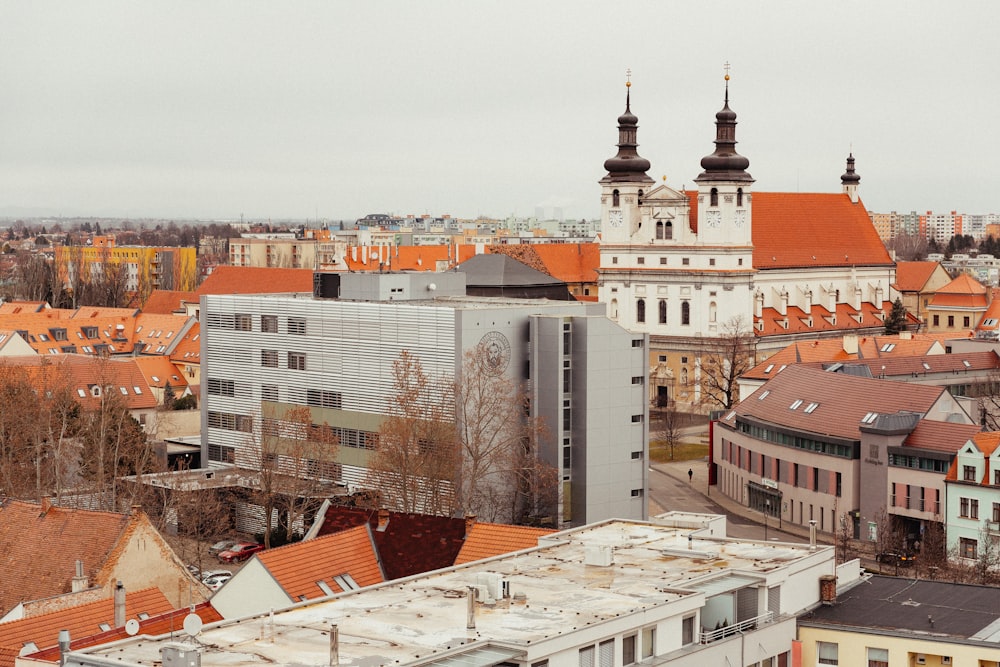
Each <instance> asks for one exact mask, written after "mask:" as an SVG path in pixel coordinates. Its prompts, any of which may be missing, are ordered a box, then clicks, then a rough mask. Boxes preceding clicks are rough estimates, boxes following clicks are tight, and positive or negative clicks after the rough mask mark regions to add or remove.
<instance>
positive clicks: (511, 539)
mask: <svg viewBox="0 0 1000 667" xmlns="http://www.w3.org/2000/svg"><path fill="white" fill-rule="evenodd" d="M554 532H556V531H554V530H547V529H545V528H530V527H528V526H508V525H504V524H499V523H478V522H477V523H476V524H475V525H473V526H472V528H471V530H469V531H468V534H467V535H466V536H465V544H463V545H462V550H461V551H459V552H458V556H457V557H456V558H455V565H462V564H463V563H469V562H472V561H474V560H482V559H483V558H490V557H492V556H500V555H502V554H507V553H511V552H513V551H520V550H522V549H530V548H532V547H537V546H538V538H540V537H544V536H545V535H550V534H552V533H554Z"/></svg>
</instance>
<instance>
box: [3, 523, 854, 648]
mask: <svg viewBox="0 0 1000 667" xmlns="http://www.w3.org/2000/svg"><path fill="white" fill-rule="evenodd" d="M859 576H860V569H859V567H858V562H857V561H851V562H849V563H846V564H844V565H842V566H840V567H837V566H836V565H835V562H834V549H833V547H830V546H810V545H805V544H803V545H793V544H785V543H773V542H769V543H759V542H751V541H742V540H734V539H728V538H726V537H725V519H724V518H723V517H717V516H709V515H683V514H672V515H669V516H666V515H665V516H664V518H663V521H662V523H660V522H657V523H642V522H627V521H609V522H604V523H599V524H591V525H588V526H584V527H581V528H577V529H573V530H567V531H564V532H561V533H555V534H552V535H549V536H547V537H543V538H541V539H540V540H539V545H538V546H537V547H535V548H530V549H525V550H522V551H518V552H516V553H513V554H509V555H504V556H499V557H496V558H491V559H488V560H482V561H476V562H473V563H469V564H467V565H460V566H456V567H452V568H448V569H443V570H438V571H436V572H432V573H429V574H426V575H420V576H416V577H411V578H408V579H403V580H398V581H393V582H387V583H384V584H378V585H373V586H369V587H367V588H362V589H360V590H355V591H348V592H345V593H339V594H336V595H334V596H331V597H327V598H321V599H318V600H315V601H311V600H310V601H306V602H302V603H299V604H296V605H294V606H291V607H289V608H286V609H284V610H276V611H275V613H273V614H262V615H258V616H249V617H244V618H240V619H231V620H226V621H224V622H222V623H218V624H213V625H211V626H206V627H205V628H204V629H201V630H200V631H195V632H192V634H195V635H197V636H196V637H195V638H193V639H187V640H185V641H183V643H178V642H177V639H176V636H174V637H169V636H161V637H157V638H152V637H135V638H133V639H131V640H126V641H120V642H116V643H115V644H114V645H113V646H106V647H95V648H91V649H85V650H82V651H74V652H72V653H69V654H68V655H66V656H64V658H65V665H66V666H67V667H83V666H85V665H86V666H90V667H98V666H100V667H106V666H107V665H109V664H112V662H113V664H115V665H118V666H119V667H137V666H138V665H149V664H153V663H154V662H157V663H159V661H161V660H162V662H163V664H164V665H169V664H173V663H172V660H173V659H174V658H177V657H180V658H183V659H184V661H185V664H200V665H201V667H214V666H215V665H227V666H228V667H244V666H250V665H259V664H261V663H262V662H264V663H269V662H270V663H276V664H302V665H319V664H323V665H327V664H341V665H400V666H401V667H417V666H424V665H427V666H430V665H436V666H442V665H458V664H461V665H473V666H477V667H493V666H499V665H506V666H517V667H529V666H532V665H535V666H541V665H548V666H549V667H580V666H592V665H593V666H601V667H626V666H628V665H639V664H670V665H672V666H674V667H696V666H697V667H704V666H705V665H750V664H754V665H756V664H761V663H763V664H768V665H772V666H774V667H791V666H792V665H793V664H795V663H794V662H793V659H792V654H793V646H794V644H795V633H796V615H797V614H800V613H802V612H804V611H807V610H809V609H811V608H814V607H815V606H817V605H819V604H820V601H821V588H822V589H823V591H824V594H825V595H826V596H828V597H833V594H834V589H835V588H836V585H837V583H836V582H838V581H839V583H840V585H841V586H845V585H848V584H849V583H850V582H852V581H855V580H857V579H858V577H859ZM38 664H39V663H37V662H34V661H33V660H32V659H31V658H30V657H22V658H20V659H19V660H18V663H17V665H18V667H28V666H29V665H38Z"/></svg>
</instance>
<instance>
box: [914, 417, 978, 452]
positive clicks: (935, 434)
mask: <svg viewBox="0 0 1000 667" xmlns="http://www.w3.org/2000/svg"><path fill="white" fill-rule="evenodd" d="M980 430H981V427H980V426H979V425H978V424H955V423H952V422H938V421H930V420H926V419H925V420H921V421H919V422H917V427H916V428H914V429H913V431H911V432H910V434H909V435H908V436H907V437H906V440H904V441H903V446H905V447H915V448H917V449H926V450H930V451H934V452H944V453H946V454H956V453H957V452H958V450H959V449H961V448H962V447H963V446H964V445H965V443H966V442H968V441H969V438H972V437H974V436H975V435H976V434H977V433H979V432H980Z"/></svg>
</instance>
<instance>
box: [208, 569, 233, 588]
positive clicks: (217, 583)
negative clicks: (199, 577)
mask: <svg viewBox="0 0 1000 667" xmlns="http://www.w3.org/2000/svg"><path fill="white" fill-rule="evenodd" d="M232 578H233V574H232V572H223V573H220V574H216V575H215V576H212V577H206V578H205V580H204V581H202V583H203V584H205V585H206V586H208V588H209V590H213V591H217V590H219V589H220V588H222V586H223V584H225V583H226V582H227V581H229V580H230V579H232Z"/></svg>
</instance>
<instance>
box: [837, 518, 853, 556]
mask: <svg viewBox="0 0 1000 667" xmlns="http://www.w3.org/2000/svg"><path fill="white" fill-rule="evenodd" d="M834 514H836V510H835V511H834ZM853 524H854V521H853V520H852V519H851V515H850V514H849V513H847V512H844V513H843V514H841V515H840V526H839V527H838V528H837V536H836V543H837V558H838V562H839V563H846V562H847V561H848V560H850V559H851V558H853V557H854V555H855V553H854V549H853V547H852V543H853V540H854V531H853V530H852V527H853Z"/></svg>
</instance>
